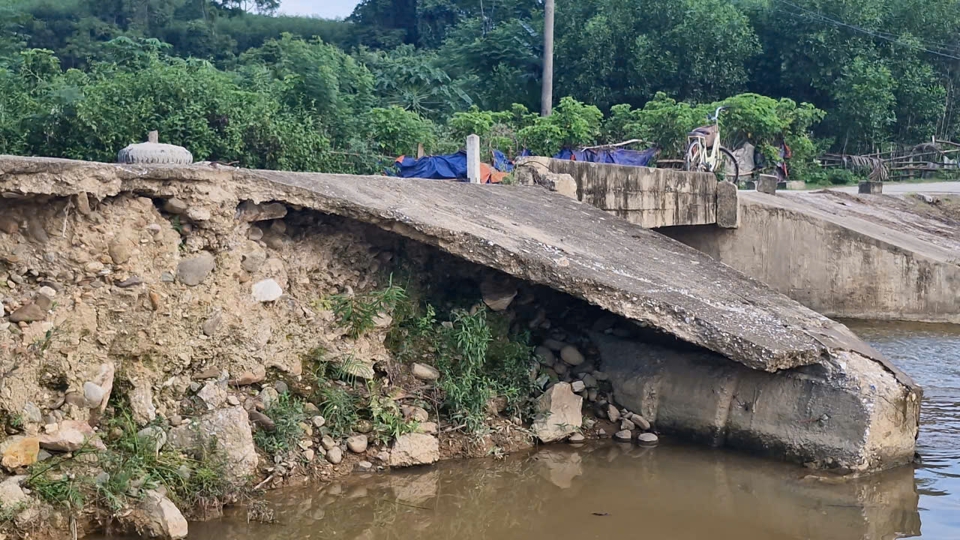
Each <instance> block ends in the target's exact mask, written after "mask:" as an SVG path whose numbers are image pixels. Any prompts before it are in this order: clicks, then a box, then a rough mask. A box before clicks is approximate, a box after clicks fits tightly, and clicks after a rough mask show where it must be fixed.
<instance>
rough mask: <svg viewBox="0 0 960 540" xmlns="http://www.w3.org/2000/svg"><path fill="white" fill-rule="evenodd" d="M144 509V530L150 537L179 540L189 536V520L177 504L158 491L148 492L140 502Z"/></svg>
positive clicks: (141, 507)
mask: <svg viewBox="0 0 960 540" xmlns="http://www.w3.org/2000/svg"><path fill="white" fill-rule="evenodd" d="M140 509H141V510H142V511H143V517H144V524H143V532H144V533H145V534H146V536H147V537H149V538H162V539H164V540H179V539H181V538H186V537H187V520H186V519H184V517H183V514H181V513H180V510H179V509H178V508H177V505H175V504H173V502H172V501H171V500H170V499H168V498H167V497H166V496H164V495H162V494H161V493H158V492H156V491H152V490H149V491H147V492H146V494H145V496H144V498H143V502H142V503H141V504H140Z"/></svg>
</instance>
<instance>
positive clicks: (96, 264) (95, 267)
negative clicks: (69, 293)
mask: <svg viewBox="0 0 960 540" xmlns="http://www.w3.org/2000/svg"><path fill="white" fill-rule="evenodd" d="M104 268H106V267H105V266H103V263H102V262H100V261H90V262H88V263H87V264H85V265H83V270H84V272H86V273H88V274H99V273H100V272H102V271H103V269H104Z"/></svg>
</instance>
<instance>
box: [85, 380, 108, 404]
mask: <svg viewBox="0 0 960 540" xmlns="http://www.w3.org/2000/svg"><path fill="white" fill-rule="evenodd" d="M104 394H105V392H104V391H103V388H100V385H98V384H96V383H93V382H90V381H87V382H85V383H83V399H85V400H86V403H87V408H89V409H96V408H99V407H100V404H101V403H103V397H104Z"/></svg>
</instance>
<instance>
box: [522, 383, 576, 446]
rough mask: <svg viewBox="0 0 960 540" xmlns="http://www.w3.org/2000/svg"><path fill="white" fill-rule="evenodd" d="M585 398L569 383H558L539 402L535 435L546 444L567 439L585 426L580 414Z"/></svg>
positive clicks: (534, 426) (535, 421)
mask: <svg viewBox="0 0 960 540" xmlns="http://www.w3.org/2000/svg"><path fill="white" fill-rule="evenodd" d="M582 405H583V398H581V397H580V396H578V395H576V394H574V393H573V389H572V388H571V386H570V384H569V383H563V382H561V383H557V384H555V385H554V386H553V387H551V388H550V389H549V390H548V391H547V392H545V393H544V394H543V395H542V396H540V398H539V399H538V400H537V416H536V417H535V418H534V421H533V427H532V428H531V429H532V430H533V433H534V435H536V436H537V438H538V439H540V440H541V441H543V442H545V443H549V442H554V441H559V440H562V439H565V438H566V437H567V436H569V435H570V434H572V433H575V432H576V431H577V429H579V428H580V426H581V425H582V424H583V415H582V413H581V412H580V409H581V406H582Z"/></svg>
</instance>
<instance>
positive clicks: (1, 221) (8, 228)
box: [0, 216, 20, 234]
mask: <svg viewBox="0 0 960 540" xmlns="http://www.w3.org/2000/svg"><path fill="white" fill-rule="evenodd" d="M19 230H20V224H19V223H17V220H15V219H13V218H12V217H10V216H0V231H3V232H5V233H7V234H17V232H18V231H19Z"/></svg>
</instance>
